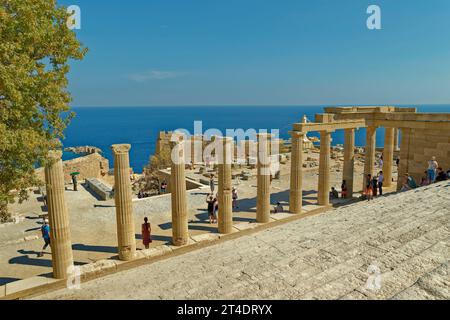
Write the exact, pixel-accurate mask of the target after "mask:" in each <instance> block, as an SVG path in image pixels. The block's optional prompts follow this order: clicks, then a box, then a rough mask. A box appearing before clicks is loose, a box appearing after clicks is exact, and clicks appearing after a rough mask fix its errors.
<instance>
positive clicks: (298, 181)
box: [289, 131, 305, 214]
mask: <svg viewBox="0 0 450 320" xmlns="http://www.w3.org/2000/svg"><path fill="white" fill-rule="evenodd" d="M290 134H291V136H292V143H291V144H292V148H291V149H292V151H291V181H290V183H291V189H290V192H289V211H290V212H291V213H297V214H299V213H301V212H302V201H303V200H302V192H303V187H302V178H303V171H302V170H303V138H304V137H305V134H304V132H298V131H291V132H290Z"/></svg>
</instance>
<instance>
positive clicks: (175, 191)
mask: <svg viewBox="0 0 450 320" xmlns="http://www.w3.org/2000/svg"><path fill="white" fill-rule="evenodd" d="M184 144H185V141H184V140H183V136H182V135H173V138H172V141H171V149H172V154H171V157H172V169H171V174H170V192H171V200H172V242H173V244H174V245H175V246H183V245H185V244H187V243H188V239H189V230H188V209H187V202H186V176H185V150H184Z"/></svg>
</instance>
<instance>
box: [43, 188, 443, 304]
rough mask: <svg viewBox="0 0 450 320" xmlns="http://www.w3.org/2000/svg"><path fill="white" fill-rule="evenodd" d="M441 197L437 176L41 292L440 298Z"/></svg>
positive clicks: (106, 295) (106, 296)
mask: <svg viewBox="0 0 450 320" xmlns="http://www.w3.org/2000/svg"><path fill="white" fill-rule="evenodd" d="M449 195H450V183H448V182H447V183H443V184H440V185H435V186H433V188H428V189H422V190H421V192H415V191H411V192H405V193H401V194H397V195H393V196H387V197H383V198H377V199H375V200H374V201H371V202H360V203H357V204H355V205H349V206H345V207H341V208H339V209H337V210H330V211H328V212H325V213H323V214H320V215H317V216H310V217H306V218H304V219H301V220H297V221H294V222H291V223H288V224H284V225H281V226H278V227H274V228H271V229H267V230H264V231H261V232H258V233H255V234H252V235H248V236H243V237H240V238H237V239H234V240H230V241H226V242H223V243H220V245H217V246H212V247H207V248H203V249H201V250H197V251H192V252H189V253H187V254H184V255H181V256H177V257H173V258H171V259H167V260H163V261H158V262H155V263H153V264H151V265H146V266H141V267H139V268H136V269H132V270H128V271H126V272H121V273H117V274H114V275H110V276H107V277H105V278H103V279H97V280H95V281H91V282H88V283H85V284H83V286H82V289H81V290H80V291H77V292H70V291H68V290H62V291H58V292H54V293H51V294H48V295H45V296H43V297H42V298H49V299H56V298H57V299H70V298H83V299H99V298H101V299H109V298H113V299H121V298H122V299H132V298H134V299H135V298H139V299H218V298H220V299H277V298H278V299H392V298H393V299H450V294H449V291H448V289H449V282H450V280H449V275H448V274H449V266H448V264H449V261H450V252H449V248H450V229H449V228H448V225H449V222H450V221H449V220H450V216H449V215H448V206H449V204H450V197H449ZM423 199H427V201H426V203H425V202H424V201H423ZM430 207H431V208H432V210H429V209H427V208H430ZM422 210H427V211H428V213H427V214H423V211H422ZM181 265H187V266H189V268H180V266H181ZM374 266H375V267H377V268H378V270H379V272H380V280H381V281H380V288H378V289H377V288H371V287H368V286H367V284H368V282H369V281H368V280H369V277H370V276H371V273H370V272H369V270H370V268H373V267H374ZM219 279H220V280H219ZM141 287H142V288H147V287H152V290H136V288H141Z"/></svg>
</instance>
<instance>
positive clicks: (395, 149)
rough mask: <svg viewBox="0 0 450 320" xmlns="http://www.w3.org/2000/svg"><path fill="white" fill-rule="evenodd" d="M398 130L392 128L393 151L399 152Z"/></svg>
mask: <svg viewBox="0 0 450 320" xmlns="http://www.w3.org/2000/svg"><path fill="white" fill-rule="evenodd" d="M399 131H400V130H399V129H398V128H394V151H399V150H400V148H399V143H398V141H399V139H398V134H399Z"/></svg>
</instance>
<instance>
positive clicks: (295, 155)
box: [289, 126, 398, 213]
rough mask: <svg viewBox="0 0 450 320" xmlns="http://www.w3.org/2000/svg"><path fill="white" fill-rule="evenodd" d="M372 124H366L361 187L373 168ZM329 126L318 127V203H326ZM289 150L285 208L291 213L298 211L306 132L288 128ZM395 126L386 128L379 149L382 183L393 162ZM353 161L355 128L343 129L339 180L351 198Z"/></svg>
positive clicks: (387, 179) (386, 183)
mask: <svg viewBox="0 0 450 320" xmlns="http://www.w3.org/2000/svg"><path fill="white" fill-rule="evenodd" d="M376 129H377V128H376V127H375V126H369V127H367V128H366V148H365V162H364V179H363V190H364V189H365V187H366V177H367V175H368V174H371V175H373V174H374V170H375V155H376ZM332 132H333V131H332V130H326V131H320V160H319V183H318V196H317V198H318V204H319V205H322V206H326V205H329V191H330V161H331V160H330V158H331V133H332ZM290 134H291V137H292V154H291V181H290V198H289V210H290V212H291V213H301V212H302V209H301V208H302V168H303V137H304V135H305V134H306V133H304V132H298V131H292V132H290ZM397 144H398V129H396V128H386V134H385V142H384V151H383V174H384V186H386V187H390V186H391V185H392V169H393V162H394V151H397V150H396V149H397V148H398V146H397ZM354 164H355V128H348V129H344V166H343V174H342V176H343V180H345V182H346V185H347V198H352V197H353V193H354V184H353V179H354Z"/></svg>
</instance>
